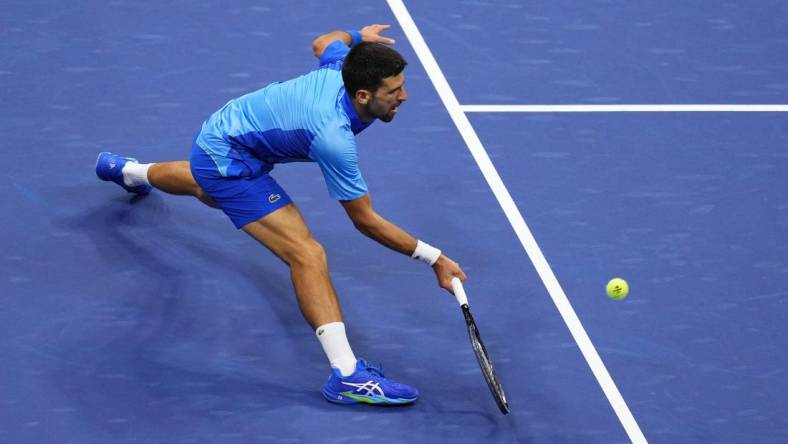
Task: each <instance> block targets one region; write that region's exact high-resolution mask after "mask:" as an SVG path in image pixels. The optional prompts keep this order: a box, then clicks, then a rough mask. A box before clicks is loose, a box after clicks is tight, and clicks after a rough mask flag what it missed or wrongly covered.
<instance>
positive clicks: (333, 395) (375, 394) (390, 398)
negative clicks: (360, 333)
mask: <svg viewBox="0 0 788 444" xmlns="http://www.w3.org/2000/svg"><path fill="white" fill-rule="evenodd" d="M323 396H324V397H325V398H326V399H327V400H329V401H331V402H335V403H337V404H357V403H359V402H364V403H367V404H378V405H402V404H410V403H411V402H413V401H415V400H416V398H418V397H419V391H418V390H416V389H415V388H414V387H411V386H408V385H405V384H400V383H397V382H394V381H392V380H390V379H386V378H385V377H383V371H382V370H381V368H380V367H375V366H373V365H371V364H368V363H367V362H366V361H364V360H363V359H359V360H358V361H357V362H356V371H355V372H353V374H352V375H350V376H342V374H341V373H340V372H339V370H337V369H331V376H329V378H328V381H327V382H326V384H325V385H324V386H323Z"/></svg>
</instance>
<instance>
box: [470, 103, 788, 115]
mask: <svg viewBox="0 0 788 444" xmlns="http://www.w3.org/2000/svg"><path fill="white" fill-rule="evenodd" d="M460 109H461V110H463V111H464V112H466V113H665V112H750V113H753V112H788V105H730V104H687V105H684V104H680V105H671V104H657V105H623V104H618V105H617V104H610V105H460Z"/></svg>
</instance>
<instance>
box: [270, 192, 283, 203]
mask: <svg viewBox="0 0 788 444" xmlns="http://www.w3.org/2000/svg"><path fill="white" fill-rule="evenodd" d="M281 198H282V196H280V195H278V194H272V195H270V196H268V202H271V203H276V202H278V201H279V199H281Z"/></svg>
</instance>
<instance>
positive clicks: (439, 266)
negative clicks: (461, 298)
mask: <svg viewBox="0 0 788 444" xmlns="http://www.w3.org/2000/svg"><path fill="white" fill-rule="evenodd" d="M432 270H433V271H435V277H437V278H438V285H440V287H441V288H443V289H445V290H446V291H448V292H449V293H451V294H454V290H453V289H452V287H451V279H452V278H454V277H457V278H460V280H461V281H464V280H466V279H468V276H466V275H465V272H464V271H462V268H460V264H458V263H457V262H454V261H453V260H451V258H449V257H448V256H446V255H444V254H441V256H440V257H439V258H438V260H437V261H436V262H435V264H433V265H432Z"/></svg>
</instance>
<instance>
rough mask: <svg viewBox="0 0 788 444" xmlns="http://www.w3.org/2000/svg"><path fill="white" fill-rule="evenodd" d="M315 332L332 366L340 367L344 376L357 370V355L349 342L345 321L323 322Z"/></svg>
mask: <svg viewBox="0 0 788 444" xmlns="http://www.w3.org/2000/svg"><path fill="white" fill-rule="evenodd" d="M315 334H316V335H317V339H319V340H320V345H322V346H323V351H324V352H325V353H326V356H327V357H328V362H330V363H331V367H334V368H337V369H339V372H340V373H342V376H349V375H351V374H353V372H355V371H356V355H354V354H353V350H351V349H350V344H349V343H348V342H347V336H346V335H345V324H344V322H331V323H328V324H323V325H321V326H320V327H317V330H315Z"/></svg>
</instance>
